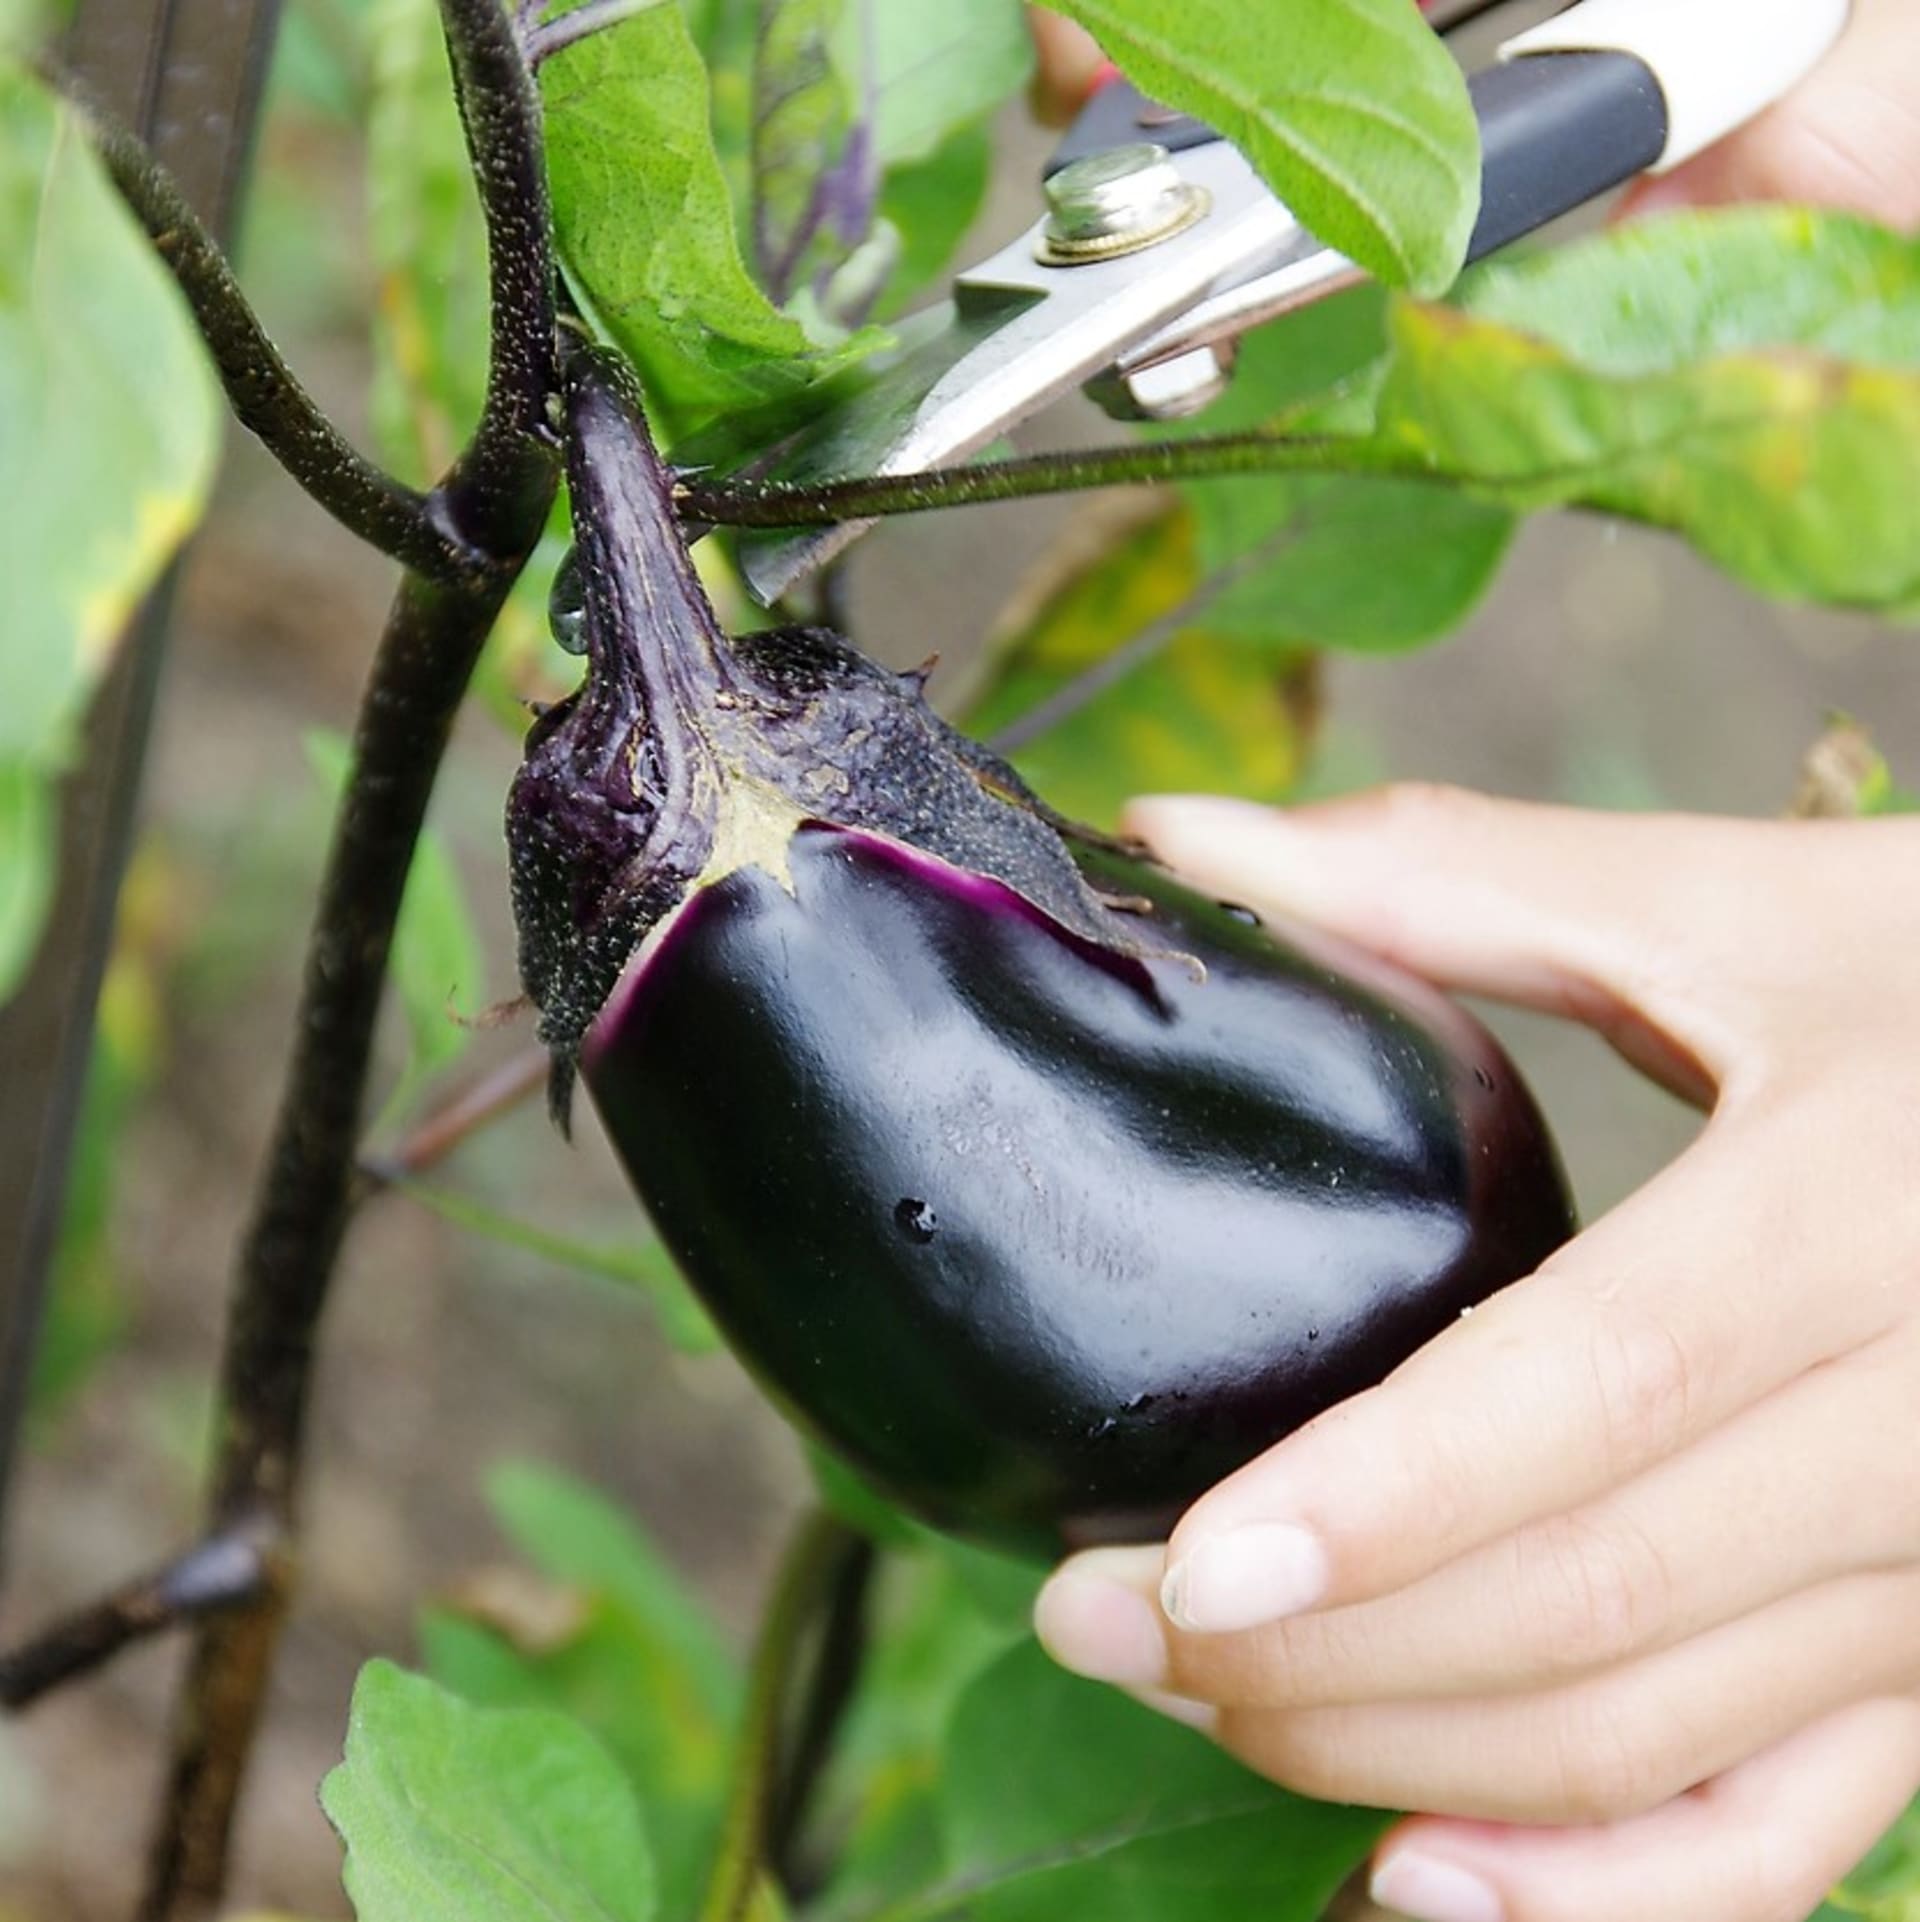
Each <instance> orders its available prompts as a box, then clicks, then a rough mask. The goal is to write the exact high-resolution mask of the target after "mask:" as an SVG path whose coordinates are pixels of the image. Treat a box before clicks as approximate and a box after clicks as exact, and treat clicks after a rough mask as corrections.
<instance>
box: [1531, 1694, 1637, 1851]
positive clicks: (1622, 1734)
mask: <svg viewBox="0 0 1920 1922" xmlns="http://www.w3.org/2000/svg"><path fill="white" fill-rule="evenodd" d="M1551 1750H1552V1752H1551V1754H1550V1756H1549V1758H1548V1767H1547V1769H1546V1770H1545V1771H1544V1772H1543V1779H1544V1780H1546V1781H1548V1782H1550V1783H1551V1784H1552V1786H1553V1809H1552V1815H1553V1819H1554V1820H1556V1821H1559V1822H1574V1823H1579V1824H1581V1825H1589V1824H1598V1823H1605V1822H1616V1821H1619V1820H1621V1819H1623V1818H1624V1817H1627V1816H1631V1815H1639V1814H1642V1813H1644V1812H1645V1811H1646V1810H1648V1809H1650V1808H1654V1807H1656V1806H1657V1805H1658V1804H1659V1803H1661V1802H1663V1801H1665V1800H1666V1799H1667V1796H1666V1783H1665V1781H1664V1780H1663V1779H1662V1777H1661V1775H1660V1774H1659V1771H1658V1766H1657V1763H1656V1762H1655V1760H1654V1759H1653V1755H1652V1752H1651V1750H1650V1748H1649V1745H1647V1744H1646V1743H1644V1742H1642V1741H1640V1740H1638V1739H1636V1736H1635V1732H1634V1731H1633V1729H1631V1728H1630V1727H1629V1725H1628V1724H1627V1723H1626V1722H1625V1721H1624V1720H1623V1719H1622V1718H1621V1716H1620V1715H1619V1714H1618V1713H1617V1712H1616V1711H1614V1710H1612V1709H1611V1708H1608V1707H1604V1706H1601V1705H1600V1704H1599V1703H1598V1702H1593V1703H1588V1702H1586V1701H1584V1700H1582V1701H1580V1702H1579V1703H1578V1704H1577V1705H1571V1706H1569V1707H1568V1708H1567V1709H1566V1710H1565V1711H1564V1712H1563V1713H1562V1715H1561V1716H1560V1717H1559V1719H1558V1721H1557V1723H1556V1725H1555V1728H1554V1731H1553V1736H1552V1743H1551Z"/></svg>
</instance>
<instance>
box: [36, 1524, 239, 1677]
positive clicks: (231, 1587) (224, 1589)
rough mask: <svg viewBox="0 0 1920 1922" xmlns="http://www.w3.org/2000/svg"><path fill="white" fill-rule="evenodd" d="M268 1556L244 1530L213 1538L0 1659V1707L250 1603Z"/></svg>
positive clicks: (78, 1612) (90, 1671) (87, 1672)
mask: <svg viewBox="0 0 1920 1922" xmlns="http://www.w3.org/2000/svg"><path fill="white" fill-rule="evenodd" d="M269 1553H270V1545H269V1544H265V1543H262V1542H260V1541H256V1540H255V1539H254V1538H253V1537H252V1536H251V1535H250V1534H248V1532H247V1531H246V1530H244V1529H236V1530H232V1531H229V1532H228V1533H226V1534H224V1535H215V1536H212V1537H210V1538H209V1539H208V1540H206V1541H203V1542H197V1543H195V1545H194V1546H193V1547H192V1548H190V1549H188V1550H187V1552H186V1553H185V1554H184V1555H179V1556H176V1557H175V1558H174V1559H173V1560H172V1561H170V1562H167V1563H166V1564H164V1565H163V1566H162V1567H160V1568H157V1569H154V1570H153V1571H152V1572H151V1573H149V1574H146V1575H142V1576H140V1577H139V1578H138V1579H137V1580H135V1581H131V1582H129V1583H127V1585H126V1586H125V1587H124V1588H120V1589H117V1590H115V1592H114V1593H113V1594H111V1595H109V1596H106V1597H105V1598H104V1599H102V1600H100V1601H97V1602H94V1603H93V1604H91V1605H90V1606H89V1607H86V1608H83V1609H80V1610H78V1611H77V1612H76V1613H74V1614H72V1615H69V1616H67V1617H66V1618H65V1619H64V1620H62V1621H59V1622H56V1623H55V1624H54V1625H53V1627H52V1628H50V1629H48V1630H46V1631H45V1632H44V1633H43V1634H40V1635H37V1636H35V1637H34V1639H33V1640H32V1641H31V1642H28V1643H26V1644H25V1645H24V1646H22V1647H20V1648H17V1649H14V1650H11V1651H10V1652H9V1653H8V1654H7V1655H5V1656H0V1708H6V1709H9V1710H18V1709H23V1708H26V1707H27V1706H28V1705H29V1704H31V1703H33V1702H36V1701H38V1700H39V1699H40V1697H41V1696H43V1695H47V1694H50V1693H51V1692H52V1691H53V1690H54V1689H56V1688H59V1687H60V1686H61V1685H62V1684H63V1683H65V1682H71V1681H74V1680H76V1679H77V1678H78V1677H80V1676H82V1675H88V1674H91V1673H92V1672H93V1670H95V1669H96V1668H98V1667H100V1666H101V1664H102V1663H104V1662H106V1661H108V1660H110V1659H111V1658H112V1657H113V1656H115V1655H117V1654H119V1652H120V1651H121V1650H122V1649H123V1648H127V1647H130V1646H131V1645H132V1644H133V1643H135V1642H140V1641H145V1640H146V1639H147V1637H148V1636H150V1635H157V1634H159V1633H160V1632H161V1630H163V1629H167V1628H171V1627H173V1626H174V1625H175V1624H176V1623H178V1622H184V1621H191V1620H192V1619H194V1618H195V1617H196V1616H201V1615H211V1614H213V1613H215V1612H217V1611H218V1610H221V1609H227V1608H237V1607H241V1606H243V1605H244V1604H246V1603H248V1602H251V1601H254V1600H256V1599H257V1598H258V1597H259V1596H260V1594H261V1593H262V1591H263V1589H264V1587H265V1585H266V1583H267V1581H268V1579H269V1577H268V1573H267V1567H268V1556H269Z"/></svg>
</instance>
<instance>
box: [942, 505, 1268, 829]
mask: <svg viewBox="0 0 1920 1922" xmlns="http://www.w3.org/2000/svg"><path fill="white" fill-rule="evenodd" d="M1089 526H1091V527H1092V528H1095V529H1097V530H1098V535H1099V537H1098V538H1097V539H1096V540H1095V541H1094V542H1093V543H1091V551H1090V552H1089V551H1087V550H1088V547H1089V542H1088V539H1087V534H1086V531H1085V530H1086V528H1087V527H1089ZM1204 594H1205V588H1204V586H1203V578H1202V574H1201V569H1200V563H1199V554H1198V547H1197V543H1196V537H1195V522H1194V516H1193V513H1192V511H1191V509H1189V508H1187V507H1185V506H1183V505H1181V504H1180V503H1178V502H1176V503H1174V504H1173V505H1171V506H1159V507H1156V508H1155V509H1153V510H1152V513H1151V517H1150V518H1149V519H1147V520H1146V521H1144V522H1141V521H1140V520H1139V519H1138V517H1137V513H1136V516H1135V518H1134V520H1133V521H1132V522H1130V523H1125V524H1122V523H1117V522H1116V521H1115V519H1114V517H1113V516H1112V515H1104V516H1103V515H1100V514H1098V513H1096V514H1095V515H1093V516H1091V517H1089V519H1088V520H1087V521H1085V522H1083V523H1081V531H1080V533H1079V534H1078V536H1077V538H1076V539H1075V540H1074V544H1073V545H1072V546H1071V547H1069V549H1068V552H1067V558H1066V561H1065V563H1064V565H1063V566H1062V567H1061V568H1060V569H1059V570H1058V572H1057V573H1056V575H1055V577H1054V578H1053V579H1052V580H1051V581H1049V582H1048V583H1046V584H1045V586H1043V587H1042V588H1041V590H1040V591H1039V592H1038V593H1033V594H1029V595H1028V596H1027V597H1025V599H1024V602H1023V604H1022V605H1020V606H1018V607H1016V609H1015V610H1014V611H1013V612H1012V613H1011V614H1010V615H1009V616H1008V617H1007V618H1006V620H1005V621H1003V623H1002V626H1001V629H1000V633H999V636H998V638H997V639H996V641H995V643H994V653H995V662H994V678H993V680H992V682H991V683H990V685H989V688H988V690H987V692H986V694H985V695H984V697H983V698H981V699H980V700H979V701H978V702H977V703H976V704H975V705H974V707H973V708H971V709H970V710H969V712H968V714H967V717H966V725H967V727H968V729H969V731H971V732H974V733H979V734H986V735H991V734H993V733H994V732H995V731H997V730H998V729H1000V728H1002V727H1004V726H1006V725H1007V724H1008V723H1010V722H1013V721H1016V720H1020V719H1022V718H1023V717H1026V716H1030V715H1032V714H1033V713H1035V712H1036V711H1037V710H1038V709H1039V708H1040V705H1041V703H1043V702H1045V701H1048V700H1050V699H1052V698H1053V697H1055V696H1057V695H1059V694H1060V693H1061V691H1062V690H1063V689H1066V688H1069V687H1074V686H1080V687H1084V686H1085V685H1087V683H1086V682H1085V680H1084V679H1083V677H1086V676H1088V675H1090V674H1104V673H1107V672H1113V671H1114V670H1116V669H1119V668H1121V667H1123V666H1124V667H1125V671H1124V672H1120V673H1118V674H1117V678H1114V679H1113V680H1112V681H1111V682H1110V683H1109V684H1108V685H1106V686H1105V687H1104V688H1103V689H1102V691H1101V692H1100V693H1098V694H1097V695H1096V696H1095V698H1093V699H1092V700H1090V701H1088V702H1087V703H1086V704H1085V705H1084V706H1081V707H1079V708H1078V710H1077V711H1075V712H1073V713H1071V714H1070V715H1068V716H1067V717H1066V718H1064V719H1061V720H1059V721H1057V722H1056V723H1055V724H1054V725H1052V726H1050V727H1048V728H1047V730H1046V731H1045V732H1044V733H1043V734H1041V735H1039V736H1038V737H1037V738H1035V739H1034V740H1033V741H1031V742H1030V743H1029V744H1028V745H1027V746H1025V747H1023V748H1021V749H1020V750H1018V751H1017V752H1016V753H1015V755H1014V757H1013V758H1014V761H1015V764H1016V765H1017V766H1018V767H1019V769H1020V771H1021V772H1022V773H1023V774H1024V775H1026V777H1027V778H1028V779H1029V780H1030V781H1032V782H1033V783H1034V785H1035V786H1036V787H1038V788H1039V789H1040V791H1041V792H1042V793H1044V794H1045V795H1046V796H1047V797H1048V799H1049V800H1050V801H1051V802H1052V803H1053V805H1054V806H1056V807H1058V808H1060V809H1061V810H1062V811H1063V812H1065V813H1067V814H1070V815H1072V816H1074V817H1075V818H1076V819H1079V820H1085V821H1090V822H1093V823H1096V824H1101V823H1110V822H1111V821H1112V819H1113V817H1114V815H1115V814H1116V812H1117V811H1118V809H1119V806H1120V803H1121V802H1122V801H1124V800H1125V799H1126V798H1127V796H1128V795H1131V794H1137V793H1139V792H1140V791H1142V790H1143V789H1161V790H1168V791H1180V790H1185V789H1192V788H1209V789H1214V790H1218V791H1222V792H1229V793H1236V794H1242V795H1246V796H1247V797H1249V798H1251V799H1258V800H1277V799H1279V798H1280V797H1281V796H1283V795H1284V794H1285V793H1286V792H1287V790H1288V789H1289V788H1290V787H1291V786H1292V784H1293V782H1294V781H1295V779H1296V778H1297V777H1298V774H1299V772H1300V763H1301V755H1302V741H1301V722H1302V720H1303V719H1304V718H1305V714H1304V709H1303V704H1302V697H1303V694H1304V692H1305V691H1306V690H1305V686H1304V683H1303V678H1302V677H1303V672H1304V670H1303V664H1302V662H1301V660H1300V659H1299V653H1298V649H1297V647H1296V646H1295V645H1294V643H1293V642H1292V639H1291V637H1290V636H1287V635H1284V634H1282V635H1278V636H1275V637H1273V639H1274V644H1273V645H1271V646H1268V647H1265V648H1262V647H1258V646H1253V645H1248V644H1247V643H1246V642H1245V641H1244V640H1227V639H1223V638H1222V637H1221V635H1220V634H1219V633H1218V632H1217V631H1216V630H1215V628H1214V625H1213V618H1212V617H1213V608H1212V605H1211V603H1209V602H1208V601H1206V600H1205V599H1204ZM1130 658H1132V659H1133V664H1132V665H1130V666H1127V665H1125V664H1126V663H1127V662H1128V661H1129V659H1130ZM1103 663H1104V664H1106V666H1105V667H1104V668H1103V666H1102V664H1103Z"/></svg>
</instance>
